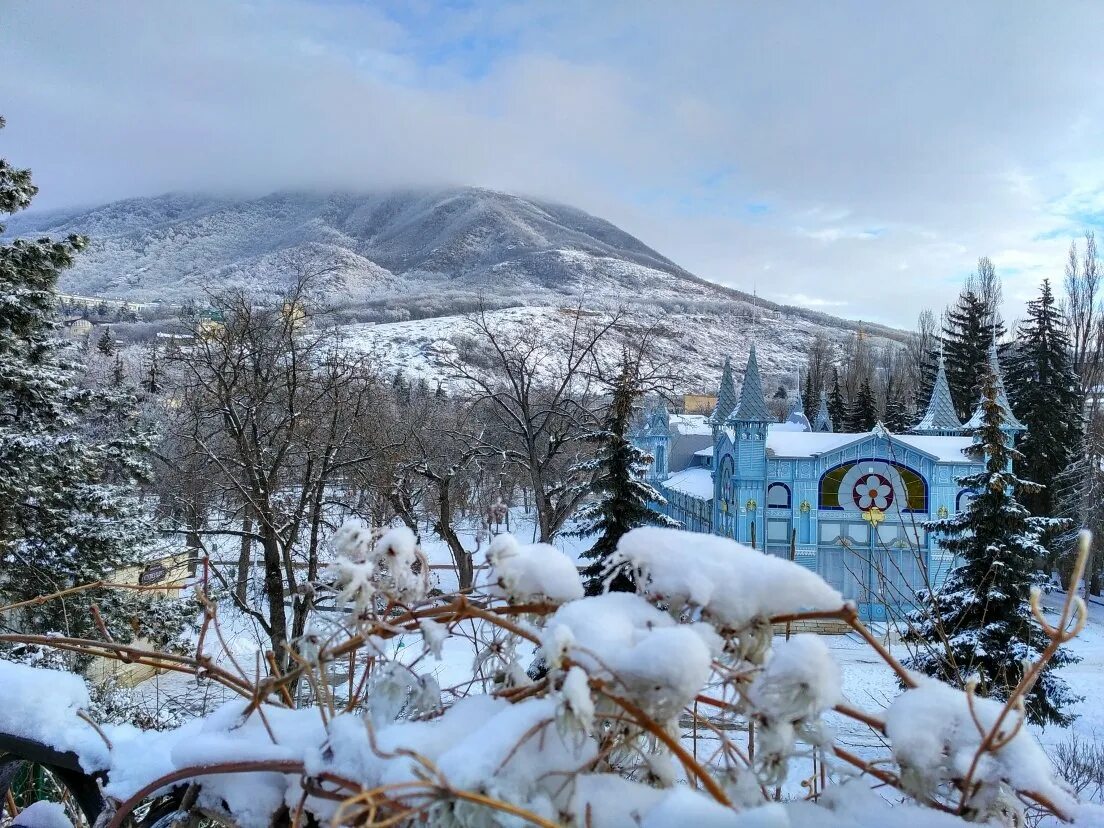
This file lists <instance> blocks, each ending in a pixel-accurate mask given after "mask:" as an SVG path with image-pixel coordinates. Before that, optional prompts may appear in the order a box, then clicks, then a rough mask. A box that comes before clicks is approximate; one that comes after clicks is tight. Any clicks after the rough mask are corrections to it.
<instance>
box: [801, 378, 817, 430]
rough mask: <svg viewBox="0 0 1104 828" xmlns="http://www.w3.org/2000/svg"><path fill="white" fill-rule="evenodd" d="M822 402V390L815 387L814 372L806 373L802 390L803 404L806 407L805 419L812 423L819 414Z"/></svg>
mask: <svg viewBox="0 0 1104 828" xmlns="http://www.w3.org/2000/svg"><path fill="white" fill-rule="evenodd" d="M819 400H820V389H819V388H815V387H814V386H813V372H812V371H806V372H805V382H804V387H803V388H802V389H801V404H802V405H803V406H804V412H805V417H806V418H807V419H808V420H809V422H810V423H811V422H812V421H813V420H814V419H815V417H816V412H817V404H818V401H819Z"/></svg>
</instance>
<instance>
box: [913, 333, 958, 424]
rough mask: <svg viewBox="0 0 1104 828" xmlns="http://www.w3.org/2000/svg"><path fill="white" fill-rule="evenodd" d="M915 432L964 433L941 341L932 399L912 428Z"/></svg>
mask: <svg viewBox="0 0 1104 828" xmlns="http://www.w3.org/2000/svg"><path fill="white" fill-rule="evenodd" d="M912 433H913V434H931V435H943V436H953V435H956V434H961V433H962V422H961V421H960V420H959V419H958V415H957V414H955V409H954V403H953V402H952V401H951V387H950V385H948V384H947V369H946V367H945V366H944V365H943V343H942V342H940V343H939V370H938V372H937V373H936V375H935V384H934V385H933V386H932V395H931V399H930V400H929V401H928V410H927V412H925V414H924V418H923V419H922V420H920V422H919V423H917V424H916V426H915V427H914V428H913V429H912Z"/></svg>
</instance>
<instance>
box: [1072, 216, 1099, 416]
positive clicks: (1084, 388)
mask: <svg viewBox="0 0 1104 828" xmlns="http://www.w3.org/2000/svg"><path fill="white" fill-rule="evenodd" d="M1101 275H1104V272H1102V270H1101V268H1100V263H1099V260H1098V259H1097V253H1096V237H1095V235H1094V234H1093V233H1092V232H1091V231H1090V232H1088V233H1086V234H1085V253H1084V258H1083V259H1082V260H1081V261H1078V256H1077V243H1076V242H1072V241H1071V242H1070V249H1069V258H1068V259H1067V261H1066V280H1065V287H1066V301H1065V311H1066V319H1067V322H1068V324H1069V329H1070V342H1071V344H1072V346H1073V364H1074V367H1075V369H1076V370H1077V374H1078V376H1079V377H1080V379H1081V393H1082V395H1084V397H1085V399H1086V401H1087V402H1088V404H1089V405H1090V407H1091V408H1093V409H1095V407H1096V399H1095V398H1096V394H1095V393H1094V389H1095V388H1096V387H1097V386H1098V385H1099V384H1100V380H1101V373H1102V372H1101V368H1102V367H1104V312H1102V310H1101V299H1102V297H1101V295H1100V279H1101Z"/></svg>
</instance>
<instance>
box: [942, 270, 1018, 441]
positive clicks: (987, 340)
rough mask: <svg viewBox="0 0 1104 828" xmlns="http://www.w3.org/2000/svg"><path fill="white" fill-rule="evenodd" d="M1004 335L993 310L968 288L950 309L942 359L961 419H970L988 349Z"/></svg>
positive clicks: (946, 319) (945, 320) (946, 323)
mask: <svg viewBox="0 0 1104 828" xmlns="http://www.w3.org/2000/svg"><path fill="white" fill-rule="evenodd" d="M1003 335H1004V325H1003V324H1002V323H1001V322H999V321H998V320H997V319H996V315H995V312H994V308H993V307H991V306H990V304H989V303H988V302H986V300H985V299H984V298H983V297H982V296H981V295H979V294H977V293H975V292H974V291H973V290H971V289H969V288H966V289H965V290H963V291H962V293H960V294H959V297H958V302H957V303H956V304H955V305H954V307H951V308H948V309H947V313H946V316H945V319H944V324H943V359H944V363H945V365H946V368H947V383H948V384H949V385H950V387H951V399H952V400H954V405H955V412H956V413H957V414H958V418H959V419H960V420H962V421H963V422H965V421H966V420H968V419H969V418H970V415H971V413H972V412H973V410H974V406H975V404H976V403H977V400H978V396H979V394H980V390H981V378H982V375H983V374H984V373H985V371H986V370H987V369H986V368H985V366H986V364H987V363H988V360H989V347H990V346H991V345H992V344H993V343H994V342H996V341H999V340H1000V338H1001V337H1002V336H1003Z"/></svg>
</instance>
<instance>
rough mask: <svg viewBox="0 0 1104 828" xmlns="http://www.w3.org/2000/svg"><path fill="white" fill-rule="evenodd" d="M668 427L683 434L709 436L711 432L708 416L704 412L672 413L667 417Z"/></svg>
mask: <svg viewBox="0 0 1104 828" xmlns="http://www.w3.org/2000/svg"><path fill="white" fill-rule="evenodd" d="M668 428H669V429H670V430H671V431H673V432H675V433H677V434H683V435H695V436H700V437H709V436H711V435H712V434H713V427H712V425H710V422H709V418H708V417H707V416H705V415H704V414H672V415H671V416H670V417H669V418H668Z"/></svg>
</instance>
